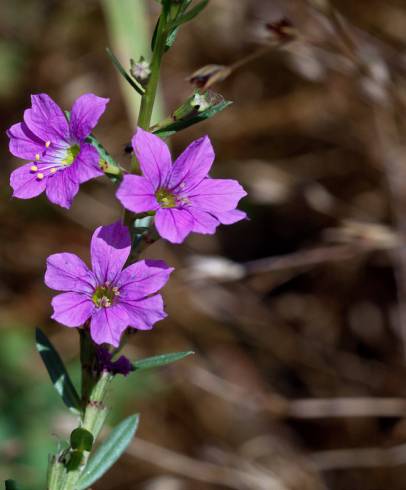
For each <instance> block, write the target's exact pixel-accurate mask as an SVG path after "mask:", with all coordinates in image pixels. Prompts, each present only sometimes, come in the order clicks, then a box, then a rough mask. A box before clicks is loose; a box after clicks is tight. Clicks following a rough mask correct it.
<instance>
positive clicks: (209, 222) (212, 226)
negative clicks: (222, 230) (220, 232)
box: [187, 207, 220, 235]
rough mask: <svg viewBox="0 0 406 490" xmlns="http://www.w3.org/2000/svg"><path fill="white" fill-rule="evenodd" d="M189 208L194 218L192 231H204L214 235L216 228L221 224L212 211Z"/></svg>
mask: <svg viewBox="0 0 406 490" xmlns="http://www.w3.org/2000/svg"><path fill="white" fill-rule="evenodd" d="M187 210H188V211H189V213H190V214H191V215H192V216H193V219H194V225H193V230H192V231H194V232H195V233H204V234H208V235H213V233H215V232H216V228H217V227H218V225H219V224H220V223H219V220H218V219H216V218H215V217H214V216H212V215H211V214H210V213H207V212H206V211H202V210H201V209H197V208H193V207H189V208H187Z"/></svg>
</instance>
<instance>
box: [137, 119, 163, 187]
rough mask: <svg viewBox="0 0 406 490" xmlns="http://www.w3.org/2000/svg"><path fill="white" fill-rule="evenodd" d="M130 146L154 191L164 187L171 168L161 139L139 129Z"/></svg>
mask: <svg viewBox="0 0 406 490" xmlns="http://www.w3.org/2000/svg"><path fill="white" fill-rule="evenodd" d="M132 145H133V148H134V153H135V156H136V157H137V159H138V161H139V162H140V166H141V170H142V173H143V174H144V176H145V177H146V178H147V179H148V180H149V181H150V182H151V184H152V186H153V188H154V190H157V189H159V188H160V187H163V186H165V184H166V182H167V180H168V176H169V172H170V171H171V168H172V159H171V154H170V153H169V148H168V146H167V145H166V143H164V142H163V141H162V140H161V138H158V136H155V135H154V134H152V133H148V131H144V130H143V129H141V128H138V129H137V132H136V133H135V135H134V136H133V139H132Z"/></svg>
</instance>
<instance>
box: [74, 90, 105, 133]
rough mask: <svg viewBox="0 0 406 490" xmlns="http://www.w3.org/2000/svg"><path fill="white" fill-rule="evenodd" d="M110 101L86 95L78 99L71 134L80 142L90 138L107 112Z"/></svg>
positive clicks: (75, 104)
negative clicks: (101, 117)
mask: <svg viewBox="0 0 406 490" xmlns="http://www.w3.org/2000/svg"><path fill="white" fill-rule="evenodd" d="M108 102H109V99H103V98H102V97H97V95H94V94H84V95H82V96H80V97H79V98H78V99H76V101H75V103H74V104H73V107H72V112H71V115H70V121H69V126H70V130H71V133H72V134H73V136H75V137H76V138H77V139H78V140H79V141H82V140H84V139H85V138H87V136H89V134H90V133H91V131H92V129H93V128H94V127H95V126H96V125H97V123H98V121H99V119H100V116H101V115H102V114H103V112H104V111H105V110H106V105H107V104H108Z"/></svg>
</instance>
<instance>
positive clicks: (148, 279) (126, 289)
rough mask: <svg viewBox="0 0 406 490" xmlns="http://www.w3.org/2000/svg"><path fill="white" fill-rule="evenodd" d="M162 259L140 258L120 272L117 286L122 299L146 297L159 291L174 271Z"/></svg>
mask: <svg viewBox="0 0 406 490" xmlns="http://www.w3.org/2000/svg"><path fill="white" fill-rule="evenodd" d="M173 270H174V269H173V267H169V266H168V265H167V264H165V262H163V261H162V260H140V261H139V262H136V263H135V264H132V265H130V266H129V267H127V268H126V269H124V270H123V272H122V273H121V274H120V276H119V278H118V280H117V283H116V286H117V287H118V288H119V289H120V301H121V300H123V301H125V300H126V299H130V300H136V299H141V298H145V297H146V296H149V295H151V294H153V293H156V292H157V291H159V290H160V289H161V288H162V287H163V286H164V285H165V284H166V282H167V281H168V279H169V275H170V274H171V272H172V271H173Z"/></svg>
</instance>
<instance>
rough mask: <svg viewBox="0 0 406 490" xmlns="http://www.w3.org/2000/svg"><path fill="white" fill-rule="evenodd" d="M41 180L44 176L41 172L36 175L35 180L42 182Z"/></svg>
mask: <svg viewBox="0 0 406 490" xmlns="http://www.w3.org/2000/svg"><path fill="white" fill-rule="evenodd" d="M43 178H44V174H43V173H41V172H39V173H37V179H38V180H42V179H43Z"/></svg>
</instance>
